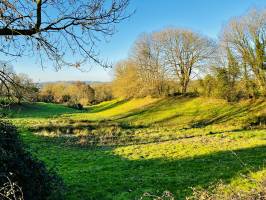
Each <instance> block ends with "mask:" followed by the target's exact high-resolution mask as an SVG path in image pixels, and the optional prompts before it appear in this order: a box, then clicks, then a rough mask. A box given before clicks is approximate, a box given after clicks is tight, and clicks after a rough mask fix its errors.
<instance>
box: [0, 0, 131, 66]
mask: <svg viewBox="0 0 266 200" xmlns="http://www.w3.org/2000/svg"><path fill="white" fill-rule="evenodd" d="M128 4H129V0H112V1H108V0H89V1H88V0H66V1H64V0H34V1H31V0H1V1H0V36H2V37H0V44H1V45H0V52H1V53H4V54H5V55H11V56H22V55H25V54H27V55H32V54H33V55H38V56H39V57H40V60H41V62H42V64H43V59H46V58H48V59H49V60H52V61H53V63H54V66H55V67H56V68H60V67H62V66H63V65H71V66H75V67H80V65H81V64H82V63H85V62H86V61H93V62H94V63H97V64H99V65H101V66H105V67H106V66H107V64H106V63H105V62H103V61H102V60H101V59H100V58H99V56H98V53H97V52H96V51H95V44H96V42H97V41H98V40H100V39H101V36H108V35H112V34H113V33H114V32H115V29H114V25H115V24H116V23H119V22H121V21H122V20H123V19H125V18H127V17H129V14H127V13H126V8H127V6H128ZM69 57H70V58H75V61H74V62H73V60H72V59H70V60H67V58H69Z"/></svg>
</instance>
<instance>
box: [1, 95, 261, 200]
mask: <svg viewBox="0 0 266 200" xmlns="http://www.w3.org/2000/svg"><path fill="white" fill-rule="evenodd" d="M20 109H21V111H20V112H18V111H19V110H20ZM5 112H7V113H8V114H9V117H8V119H9V120H11V121H13V122H14V123H15V124H17V125H18V126H19V127H20V129H21V133H22V134H21V135H22V137H23V139H24V141H25V143H26V144H27V145H28V149H29V150H30V151H31V152H32V153H33V154H35V155H36V156H37V157H38V158H40V159H42V160H44V161H45V162H46V163H47V165H48V166H49V167H51V168H56V170H57V171H58V173H59V174H60V175H61V176H62V177H63V179H64V181H65V183H66V185H67V186H68V192H67V199H97V200H98V199H116V200H117V199H138V198H140V196H141V195H142V194H143V193H144V192H151V193H153V194H161V193H162V192H163V191H165V190H169V191H171V192H172V193H173V194H174V195H175V197H176V198H178V199H184V198H185V197H186V196H190V195H191V194H192V189H191V187H196V188H198V187H203V188H208V186H210V185H213V184H216V183H218V182H219V181H223V182H224V183H225V184H229V185H231V187H233V188H234V189H235V190H243V189H244V190H247V189H249V188H250V187H255V186H256V185H255V184H254V182H250V181H248V180H249V179H248V178H243V177H247V175H248V176H251V177H253V178H256V179H260V178H261V177H263V176H264V175H265V172H266V170H265V169H264V164H265V161H266V153H265V152H266V130H265V124H266V121H265V116H266V102H265V101H264V100H256V101H243V102H240V103H234V104H229V103H227V102H225V101H222V100H214V99H206V98H167V99H152V98H144V99H133V100H128V101H126V100H113V101H109V102H104V103H101V104H99V105H95V106H91V107H87V108H86V109H85V110H83V111H77V110H74V109H70V108H67V107H64V106H61V105H53V104H44V103H38V104H33V105H24V106H23V107H22V108H15V109H12V110H11V111H7V110H6V111H5Z"/></svg>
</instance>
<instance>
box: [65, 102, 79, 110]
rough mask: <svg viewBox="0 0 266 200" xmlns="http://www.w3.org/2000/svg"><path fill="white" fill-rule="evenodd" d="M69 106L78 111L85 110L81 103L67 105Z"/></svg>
mask: <svg viewBox="0 0 266 200" xmlns="http://www.w3.org/2000/svg"><path fill="white" fill-rule="evenodd" d="M67 106H68V107H70V108H74V109H77V110H82V109H83V105H82V104H80V103H67Z"/></svg>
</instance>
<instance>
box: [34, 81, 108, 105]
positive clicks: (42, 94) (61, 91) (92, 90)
mask: <svg viewBox="0 0 266 200" xmlns="http://www.w3.org/2000/svg"><path fill="white" fill-rule="evenodd" d="M112 98H113V96H112V91H111V85H110V84H108V83H99V84H93V85H89V84H87V83H85V82H80V81H77V82H74V83H64V82H61V83H49V84H45V85H43V86H42V87H41V89H40V91H39V94H38V100H39V101H44V102H52V103H69V104H81V105H90V104H95V103H99V102H102V101H107V100H110V99H112Z"/></svg>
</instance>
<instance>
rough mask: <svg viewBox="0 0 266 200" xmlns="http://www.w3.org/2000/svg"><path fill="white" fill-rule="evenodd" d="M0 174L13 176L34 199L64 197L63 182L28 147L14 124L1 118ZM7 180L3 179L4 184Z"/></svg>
mask: <svg viewBox="0 0 266 200" xmlns="http://www.w3.org/2000/svg"><path fill="white" fill-rule="evenodd" d="M0 163H1V165H0V174H1V176H6V177H7V176H9V175H10V173H12V177H11V178H12V181H14V182H16V184H17V185H19V186H20V187H21V188H22V191H23V194H24V198H25V199H26V200H27V199H31V200H43V199H62V195H63V184H62V180H61V178H59V177H58V176H57V175H56V174H55V173H54V172H53V171H51V170H48V169H47V168H46V167H45V165H44V163H43V162H41V161H38V160H36V159H35V158H33V157H32V156H31V155H30V154H29V153H28V152H26V151H25V150H24V147H23V144H22V142H21V140H20V137H19V135H18V133H17V130H16V128H15V127H14V126H12V125H11V124H9V123H6V122H2V121H0ZM5 181H6V180H2V179H0V186H2V185H3V184H4V183H5Z"/></svg>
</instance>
